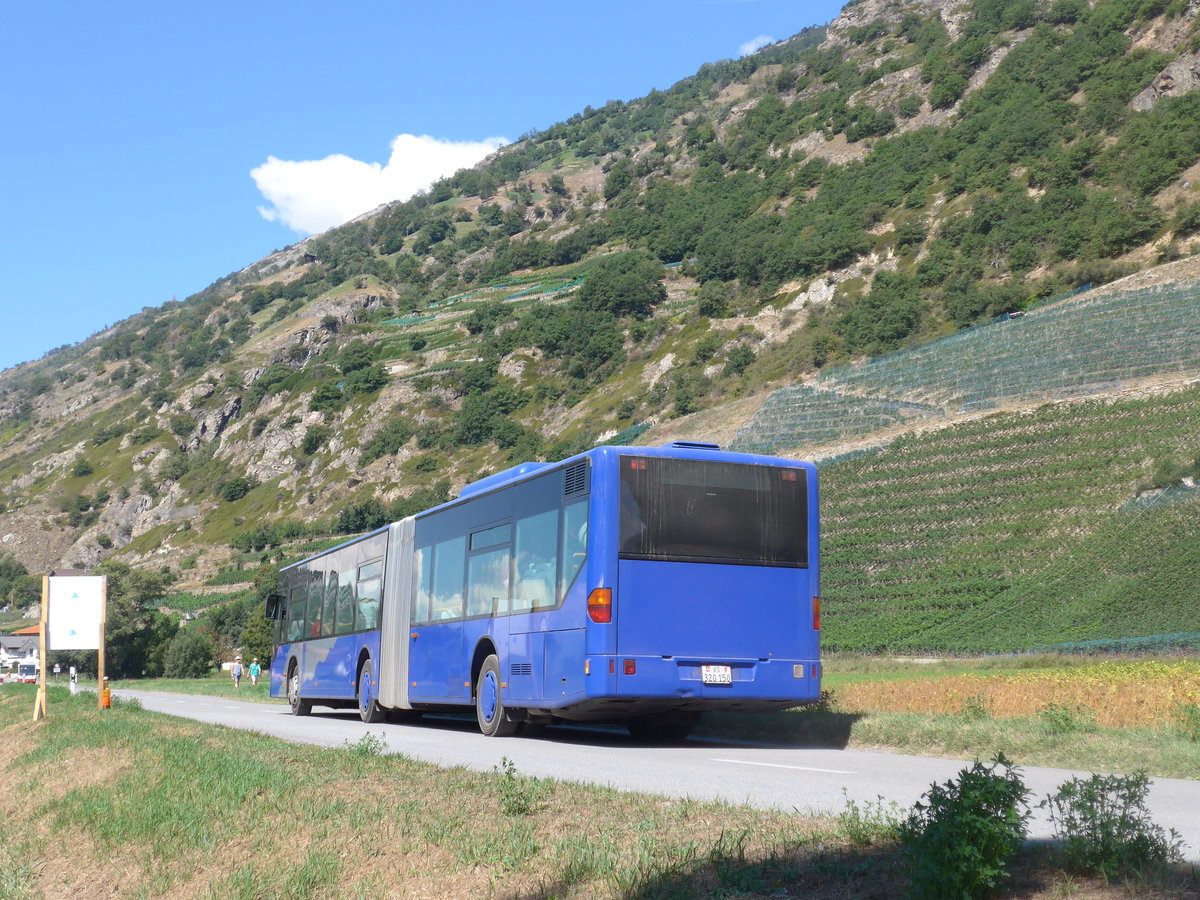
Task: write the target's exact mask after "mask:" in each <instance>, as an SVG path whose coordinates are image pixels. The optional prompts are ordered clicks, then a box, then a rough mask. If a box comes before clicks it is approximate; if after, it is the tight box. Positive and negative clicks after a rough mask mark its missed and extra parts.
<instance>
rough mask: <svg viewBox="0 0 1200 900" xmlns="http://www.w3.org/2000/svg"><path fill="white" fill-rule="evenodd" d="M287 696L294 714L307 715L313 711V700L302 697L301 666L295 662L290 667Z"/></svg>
mask: <svg viewBox="0 0 1200 900" xmlns="http://www.w3.org/2000/svg"><path fill="white" fill-rule="evenodd" d="M287 698H288V706H290V707H291V709H292V715H293V716H307V715H308V714H309V713H310V712H312V701H311V700H301V699H300V667H299V666H298V665H296V663H295V662H293V663H292V667H291V668H290V669H288V680H287Z"/></svg>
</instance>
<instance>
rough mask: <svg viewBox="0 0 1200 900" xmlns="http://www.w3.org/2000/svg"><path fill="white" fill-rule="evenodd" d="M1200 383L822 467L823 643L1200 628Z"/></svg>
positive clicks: (959, 643) (924, 644) (879, 645)
mask: <svg viewBox="0 0 1200 900" xmlns="http://www.w3.org/2000/svg"><path fill="white" fill-rule="evenodd" d="M1198 423H1200V389H1197V388H1192V389H1189V390H1186V391H1182V392H1178V393H1176V394H1172V395H1166V396H1160V397H1154V398H1149V399H1143V400H1126V401H1118V402H1112V403H1105V402H1101V401H1087V402H1080V403H1074V404H1059V405H1054V406H1047V407H1043V408H1041V409H1039V410H1037V411H1036V412H1032V413H1006V414H998V415H996V416H992V417H989V418H987V419H986V420H980V421H975V422H968V423H963V424H960V425H957V426H953V427H951V428H948V429H946V430H945V431H943V432H939V433H935V434H931V435H930V434H927V435H923V436H914V437H907V438H903V439H901V440H898V441H896V442H895V443H893V444H891V445H890V446H888V447H887V448H885V449H883V450H880V451H877V452H875V453H873V454H869V455H865V456H859V457H856V458H853V459H849V460H846V461H844V462H840V463H835V464H831V465H827V466H824V467H823V468H822V478H823V481H822V503H823V509H822V516H823V525H822V527H823V540H824V545H823V555H822V562H823V571H822V580H823V585H822V593H823V595H824V597H825V602H826V607H825V608H826V611H827V617H826V627H825V634H824V639H825V644H826V646H827V647H829V648H831V649H854V650H881V649H884V648H887V649H891V650H896V649H909V650H937V651H952V650H964V651H976V650H997V651H1001V650H1016V649H1024V648H1027V647H1030V646H1034V645H1050V644H1057V643H1062V642H1066V641H1078V640H1088V639H1092V638H1102V637H1103V638H1112V637H1139V636H1144V635H1154V634H1163V633H1168V632H1177V631H1191V630H1195V627H1196V623H1197V621H1198V620H1200V598H1198V597H1197V594H1196V587H1195V585H1196V581H1195V574H1194V573H1195V572H1197V571H1200V492H1187V491H1183V492H1181V493H1179V494H1178V498H1177V499H1176V501H1175V502H1171V503H1164V504H1161V505H1156V504H1153V503H1137V504H1131V503H1130V502H1129V501H1130V500H1131V499H1133V498H1134V497H1135V495H1136V493H1137V489H1138V486H1139V485H1140V484H1142V483H1143V482H1144V481H1145V480H1146V479H1147V478H1148V477H1149V475H1150V474H1151V470H1152V468H1153V466H1154V464H1155V463H1156V462H1158V461H1161V460H1180V461H1182V460H1188V461H1190V460H1191V459H1194V458H1195V457H1196V456H1197V455H1200V424H1198Z"/></svg>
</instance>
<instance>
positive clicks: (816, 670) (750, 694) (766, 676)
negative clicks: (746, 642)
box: [554, 656, 821, 719]
mask: <svg viewBox="0 0 1200 900" xmlns="http://www.w3.org/2000/svg"><path fill="white" fill-rule="evenodd" d="M705 667H715V668H709V669H707V670H706V668H705ZM726 678H728V682H726V681H725V679H726ZM585 694H586V696H585V697H578V696H576V697H574V698H564V702H561V703H559V704H556V705H557V706H558V707H559V708H558V709H556V710H554V713H555V715H558V716H560V717H561V718H567V719H601V718H611V717H614V716H615V717H617V718H620V717H623V716H635V715H650V714H653V713H658V712H666V711H670V710H681V711H694V712H704V711H709V710H725V711H731V712H732V711H742V712H770V711H774V710H780V709H788V708H789V707H793V706H800V705H803V704H806V703H813V702H816V701H817V700H819V699H820V696H821V665H820V663H819V662H818V661H817V660H815V659H810V660H801V659H771V660H745V659H734V660H708V659H706V660H698V659H687V658H680V657H673V658H667V659H664V658H662V657H657V656H653V657H644V656H643V657H591V658H590V660H589V666H588V674H587V677H586V678H585Z"/></svg>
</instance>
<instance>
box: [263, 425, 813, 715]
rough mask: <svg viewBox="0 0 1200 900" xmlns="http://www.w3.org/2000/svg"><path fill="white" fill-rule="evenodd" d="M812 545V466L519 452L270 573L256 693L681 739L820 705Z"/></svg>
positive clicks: (700, 450) (707, 449)
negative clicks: (542, 459)
mask: <svg viewBox="0 0 1200 900" xmlns="http://www.w3.org/2000/svg"><path fill="white" fill-rule="evenodd" d="M817 545H818V529H817V471H816V467H815V466H813V465H812V464H811V463H806V462H798V461H795V460H788V459H782V458H776V457H766V456H756V455H752V454H745V453H730V452H723V451H721V450H720V448H718V447H717V446H716V445H714V444H702V443H692V442H678V441H677V442H675V443H672V444H669V445H667V446H664V447H597V448H595V449H593V450H590V451H588V452H586V453H583V454H581V455H579V456H575V457H572V458H570V459H567V460H564V461H562V462H558V463H525V464H523V465H520V466H517V467H515V468H513V469H509V470H508V471H505V472H501V473H499V474H496V475H492V476H490V477H487V478H484V479H482V480H480V481H478V482H475V483H474V484H470V485H468V486H467V487H465V488H464V489H463V491H462V495H461V496H460V497H459V498H458V499H457V500H454V501H451V502H448V503H445V504H442V505H441V506H437V507H435V508H433V509H430V510H426V511H425V512H422V513H419V514H418V515H415V516H411V517H409V518H407V519H404V520H402V521H400V522H395V523H393V524H391V525H388V526H386V527H384V528H381V529H379V530H377V531H374V532H371V533H370V534H366V535H363V536H362V537H359V538H356V539H354V540H351V541H347V542H346V543H344V544H342V545H340V546H338V547H335V548H333V549H331V550H328V551H325V552H323V553H320V554H317V555H315V556H312V557H310V558H309V559H306V560H303V561H302V562H299V563H296V564H294V565H291V566H288V567H287V568H285V569H283V570H282V571H281V573H280V593H279V594H276V595H273V596H272V598H271V600H270V601H268V605H267V616H268V618H271V619H274V620H275V625H276V631H275V641H276V647H275V654H274V658H273V659H272V662H271V696H273V697H287V699H288V701H289V703H290V705H291V710H292V712H293V713H294V714H296V715H305V714H307V713H309V712H310V711H311V709H312V707H313V706H314V705H320V706H329V707H335V708H339V707H340V708H357V709H358V712H359V715H360V716H361V717H362V719H363V721H365V722H378V721H381V720H383V719H384V718H385V717H387V716H390V717H392V718H404V717H410V716H414V715H419V714H420V713H422V712H426V711H446V710H457V711H469V710H471V709H472V708H473V709H474V711H475V714H476V716H477V719H478V722H479V728H480V730H481V731H482V732H483V733H484V734H486V735H493V736H501V735H509V734H513V733H514V732H516V730H517V729H518V728H519V727H520V726H521V725H522V724H530V725H541V724H547V723H550V722H553V721H594V722H601V721H603V722H622V723H625V724H626V725H627V727H628V728H629V730H630V731H631V732H632V733H633V734H634V735H636V736H639V737H646V738H682V737H684V736H686V735H687V734H688V733H689V731H690V730H691V728H692V727H693V725H694V724H695V722H696V720H697V719H698V718H699V716H700V714H701V713H702V712H704V711H706V710H745V711H767V710H776V709H785V708H788V707H792V706H797V705H800V704H803V703H807V702H812V701H815V700H817V699H818V698H819V696H820V677H821V667H820V662H819V658H818V637H819V631H820V598H819V596H818V593H819V591H818V564H817Z"/></svg>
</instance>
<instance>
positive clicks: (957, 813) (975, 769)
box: [900, 753, 1029, 900]
mask: <svg viewBox="0 0 1200 900" xmlns="http://www.w3.org/2000/svg"><path fill="white" fill-rule="evenodd" d="M1028 794H1029V791H1028V790H1027V789H1026V787H1025V784H1024V782H1022V781H1021V777H1020V775H1019V774H1018V773H1017V769H1016V768H1015V767H1014V766H1013V765H1012V764H1011V763H1010V762H1009V761H1008V760H1007V759H1006V758H1005V756H1004V754H1003V753H999V754H997V755H996V758H995V759H994V760H993V761H992V763H991V764H990V765H985V764H983V763H981V762H976V763H975V765H974V766H972V767H971V768H970V769H963V770H962V771H961V772H960V773H959V776H958V779H957V780H951V781H948V782H946V783H945V784H935V785H933V786H932V787H931V788H930V789H929V790H928V791H927V792H926V793H925V794H924V795H923V798H922V799H924V800H925V801H926V802H918V803H917V804H916V805H915V806H914V807H913V811H912V812H911V813H910V814H909V816H908V818H907V819H905V820H904V822H902V823H901V825H900V843H901V845H902V847H903V850H904V861H905V865H906V868H907V870H908V876H909V895H910V896H912V897H914V898H919V900H938V898H946V900H951V898H953V900H964V898H976V897H988V896H991V895H992V894H994V893H995V892H996V891H997V890H998V889H999V887H1000V885H1001V883H1002V882H1003V881H1004V880H1005V879H1007V878H1008V863H1009V860H1011V859H1012V857H1013V856H1014V855H1015V854H1016V852H1017V850H1018V849H1020V846H1021V843H1022V841H1023V840H1024V838H1025V822H1026V820H1027V819H1028V818H1029V807H1028V804H1027V803H1026V802H1025V798H1026V796H1028Z"/></svg>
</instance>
